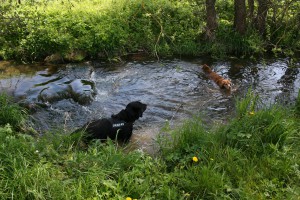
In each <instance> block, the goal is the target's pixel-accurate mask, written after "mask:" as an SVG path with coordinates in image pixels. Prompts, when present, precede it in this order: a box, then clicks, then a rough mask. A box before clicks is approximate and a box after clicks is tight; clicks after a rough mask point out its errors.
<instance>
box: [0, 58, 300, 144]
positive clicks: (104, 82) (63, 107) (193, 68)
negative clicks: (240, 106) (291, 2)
mask: <svg viewBox="0 0 300 200" xmlns="http://www.w3.org/2000/svg"><path fill="white" fill-rule="evenodd" d="M204 63H206V64H208V65H210V66H211V67H212V69H213V70H214V71H216V72H217V73H219V74H220V75H222V76H223V77H225V78H229V79H231V80H232V82H233V90H232V92H231V93H230V94H226V93H225V92H224V91H222V90H220V89H219V88H218V87H217V86H216V85H215V83H214V82H212V81H211V80H210V79H208V78H207V77H206V75H205V74H204V73H203V72H202V69H201V67H200V66H201V64H204ZM299 71H300V63H291V62H290V60H289V59H288V58H285V59H279V58H277V59H264V60H260V61H255V62H254V61H249V60H238V59H228V60H227V61H222V62H215V61H211V60H206V59H201V58H198V59H193V60H179V59H171V60H162V61H160V62H158V61H153V60H146V61H143V60H142V61H127V62H126V63H123V64H120V65H117V66H116V65H112V64H109V63H92V62H89V63H81V64H67V65H60V66H58V65H56V66H50V65H45V66H44V65H23V66H22V65H21V66H20V65H13V64H11V63H8V62H4V61H2V62H0V90H1V91H6V92H7V93H9V94H11V95H12V96H14V97H15V99H16V100H17V101H18V102H20V104H21V105H24V106H26V107H28V108H30V110H31V119H32V120H33V121H34V126H35V128H36V129H37V130H38V131H40V132H41V133H43V132H45V131H47V130H53V129H60V130H63V132H66V133H70V132H71V131H73V130H74V129H76V128H78V127H80V126H82V125H83V124H84V123H86V122H87V121H88V120H91V119H95V118H101V117H109V116H110V115H111V114H113V113H117V112H119V111H120V110H121V109H124V108H125V106H126V105H127V104H128V103H129V102H131V101H136V100H140V101H141V102H143V103H146V104H147V105H148V107H147V110H146V111H145V113H144V115H143V118H140V119H139V120H138V121H136V123H135V130H134V134H133V135H134V136H133V138H132V141H133V142H132V143H136V144H137V148H145V149H146V150H147V149H148V150H149V146H150V144H152V140H153V139H154V138H155V136H156V135H157V134H159V133H160V129H161V128H162V127H163V126H164V125H165V123H166V120H168V121H169V122H170V124H171V126H172V127H174V126H176V125H179V124H180V123H181V122H182V120H184V119H187V118H191V117H192V116H194V115H198V114H201V115H202V116H204V117H203V118H204V120H205V121H207V122H212V121H214V122H216V121H220V122H224V121H225V122H226V119H227V118H228V117H229V116H230V115H231V114H232V112H233V111H234V102H235V99H236V97H241V96H243V95H245V93H247V91H248V89H249V88H252V90H253V91H254V92H256V93H257V94H259V96H260V97H261V99H262V101H263V102H264V103H266V104H271V103H275V102H278V101H280V102H282V103H285V104H291V103H294V102H295V99H296V97H297V95H298V91H299V88H300V73H299Z"/></svg>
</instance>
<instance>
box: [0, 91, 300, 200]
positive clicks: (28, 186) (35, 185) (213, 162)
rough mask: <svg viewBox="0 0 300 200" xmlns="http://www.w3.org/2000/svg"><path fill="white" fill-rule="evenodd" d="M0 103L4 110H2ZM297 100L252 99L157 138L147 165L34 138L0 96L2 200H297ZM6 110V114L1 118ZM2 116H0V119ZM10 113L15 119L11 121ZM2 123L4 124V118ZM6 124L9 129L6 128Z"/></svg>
mask: <svg viewBox="0 0 300 200" xmlns="http://www.w3.org/2000/svg"><path fill="white" fill-rule="evenodd" d="M3 102H4V103H3ZM299 103H300V94H299V95H298V99H297V103H296V105H295V106H294V107H290V108H282V107H280V106H276V105H274V106H271V107H264V106H263V107H262V106H261V105H260V104H259V103H258V98H257V97H255V95H253V94H252V93H251V92H249V93H248V96H247V97H245V98H243V99H240V100H238V101H237V103H236V116H235V117H233V118H232V119H231V120H230V121H229V122H228V124H226V125H214V126H212V127H209V128H207V126H205V125H203V123H202V122H201V119H199V118H195V119H192V120H189V121H187V122H186V123H185V124H184V125H183V126H182V127H180V128H179V129H176V130H174V131H170V132H168V133H166V134H165V136H164V137H162V138H160V139H159V144H160V146H161V151H160V153H159V154H158V155H157V157H155V158H153V157H150V156H148V155H145V154H143V153H142V152H139V151H132V152H129V153H125V151H124V148H126V147H117V146H116V145H114V144H113V142H108V143H107V144H101V143H97V142H95V143H93V144H92V145H91V146H90V147H89V148H88V149H87V150H86V149H82V148H81V147H79V146H78V145H77V144H78V141H77V139H76V138H72V137H70V136H69V135H62V134H60V133H55V132H53V133H48V134H46V135H44V136H42V137H34V136H31V135H29V134H26V133H24V132H22V131H21V132H20V131H18V130H22V128H20V127H22V126H24V123H16V122H15V121H20V122H24V120H25V118H24V117H26V116H25V115H23V114H22V112H20V108H19V107H18V106H16V105H15V104H13V103H12V102H10V101H9V98H8V97H7V96H5V95H1V101H0V114H1V115H0V121H1V122H3V120H5V119H9V120H7V121H5V124H6V125H4V123H1V126H0V144H1V145H0V169H1V173H0V177H1V178H0V196H1V198H2V199H126V197H130V198H132V199H297V198H299V195H300V187H299V182H300V168H299V165H300V148H299V147H300V138H299V137H300V135H299V133H300V125H299V124H300V123H299V121H300V120H299V113H300V110H299V105H300V104H299ZM8 110H9V112H7V111H8ZM3 113H4V114H3ZM10 113H19V114H14V115H11V116H10ZM8 116H9V118H8ZM9 124H11V125H9Z"/></svg>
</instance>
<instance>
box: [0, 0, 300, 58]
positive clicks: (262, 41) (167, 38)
mask: <svg viewBox="0 0 300 200" xmlns="http://www.w3.org/2000/svg"><path fill="white" fill-rule="evenodd" d="M273 3H274V5H273V6H274V7H276V9H281V7H284V8H285V6H282V5H280V3H282V2H273ZM299 6H300V5H299V4H298V3H296V2H291V4H290V5H289V9H286V8H285V10H284V11H280V12H279V10H277V12H278V13H281V12H287V13H290V14H287V15H285V17H284V18H281V17H278V16H277V17H275V15H272V13H271V12H268V19H267V23H268V24H267V27H268V28H267V29H268V36H267V37H266V38H263V37H261V36H260V34H258V33H257V31H256V30H255V29H253V28H251V27H250V24H249V29H248V31H247V33H246V34H245V35H242V36H241V35H239V34H238V33H236V32H235V31H234V30H233V18H234V17H233V14H234V11H233V0H231V1H228V2H224V1H220V2H219V1H217V3H216V7H217V14H218V17H219V19H218V28H217V30H216V36H215V39H214V40H213V41H208V40H207V38H205V37H204V35H205V26H206V16H205V4H204V3H199V2H198V3H196V2H194V1H188V0H152V1H143V0H118V1H116V0H93V1H90V0H83V1H76V0H69V1H63V0H51V1H49V0H40V1H35V0H32V1H21V4H20V5H18V4H17V3H16V2H12V1H3V2H2V4H1V5H0V9H1V10H2V12H1V13H0V17H1V19H3V20H1V21H0V30H1V34H0V57H2V58H4V59H14V60H19V61H20V60H21V61H24V62H30V61H31V62H32V61H41V60H44V59H45V58H47V56H50V55H56V57H58V55H59V56H60V57H59V58H60V59H59V60H62V58H63V59H64V60H65V61H69V62H80V61H83V60H88V59H108V60H117V59H116V58H120V56H123V55H127V54H130V53H135V52H139V51H144V52H145V53H146V54H148V55H150V56H153V57H166V56H182V55H183V56H198V55H208V54H209V55H211V56H213V57H217V58H220V57H221V58H222V57H226V56H227V55H233V56H240V57H243V56H248V55H260V54H263V53H265V52H266V51H270V50H272V51H273V52H274V53H275V54H278V53H283V54H285V55H288V56H293V55H294V53H296V52H298V51H299V48H300V46H299V44H300V43H299V34H298V28H299V26H298V24H299V20H298V17H297V15H294V14H293V13H295V12H296V11H297V10H299ZM274 17H275V18H281V21H280V23H275V24H274V23H273V21H274ZM278 27H280V28H278ZM294 57H296V56H294ZM48 58H49V57H48Z"/></svg>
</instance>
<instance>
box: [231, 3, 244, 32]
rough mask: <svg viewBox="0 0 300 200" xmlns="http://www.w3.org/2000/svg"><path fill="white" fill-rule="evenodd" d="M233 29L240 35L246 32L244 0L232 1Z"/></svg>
mask: <svg viewBox="0 0 300 200" xmlns="http://www.w3.org/2000/svg"><path fill="white" fill-rule="evenodd" d="M233 26H234V28H235V30H236V31H237V32H239V33H240V34H241V35H243V34H245V32H246V3H245V0H235V1H234V24H233Z"/></svg>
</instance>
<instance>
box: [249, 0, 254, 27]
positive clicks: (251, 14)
mask: <svg viewBox="0 0 300 200" xmlns="http://www.w3.org/2000/svg"><path fill="white" fill-rule="evenodd" d="M248 7H249V12H248V16H249V18H250V21H251V23H254V0H248Z"/></svg>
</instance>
